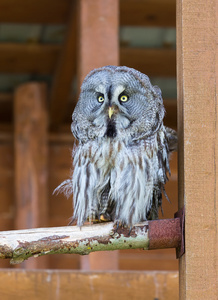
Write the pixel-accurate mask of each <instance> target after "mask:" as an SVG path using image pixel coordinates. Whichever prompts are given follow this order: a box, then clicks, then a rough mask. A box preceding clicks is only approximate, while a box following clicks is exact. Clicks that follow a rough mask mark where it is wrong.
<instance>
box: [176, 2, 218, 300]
mask: <svg viewBox="0 0 218 300" xmlns="http://www.w3.org/2000/svg"><path fill="white" fill-rule="evenodd" d="M217 13H218V1H217V0H212V1H209V0H207V1H205V0H198V1H196V0H192V1H190V0H183V1H180V0H178V1H177V51H178V52H177V58H178V97H179V103H178V108H179V110H178V118H179V122H178V131H179V141H180V145H179V200H180V202H179V205H180V207H182V206H183V205H184V204H185V208H186V221H185V235H186V253H185V255H184V256H183V257H182V258H181V259H180V299H181V300H183V299H190V300H195V299H198V300H199V299H210V300H212V299H213V300H215V299H217V298H218V286H217V274H218V272H217V271H218V262H217V210H216V209H217V203H218V202H217V201H218V185H217V184H218V181H217V170H218V127H217V111H218V107H217V95H216V89H217V79H218V77H217V75H218V73H217V72H218V68H217V45H216V41H217V34H218V31H217V19H218V15H217ZM198 243H200V245H201V246H200V247H197V244H198Z"/></svg>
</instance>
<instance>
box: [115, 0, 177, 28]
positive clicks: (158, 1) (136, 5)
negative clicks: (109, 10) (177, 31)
mask: <svg viewBox="0 0 218 300" xmlns="http://www.w3.org/2000/svg"><path fill="white" fill-rule="evenodd" d="M120 23H121V25H130V26H163V27H166V26H170V27H175V26H176V0H120Z"/></svg>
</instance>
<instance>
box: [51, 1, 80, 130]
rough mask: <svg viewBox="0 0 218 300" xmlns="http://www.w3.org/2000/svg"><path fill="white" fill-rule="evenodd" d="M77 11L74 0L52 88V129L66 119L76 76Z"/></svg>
mask: <svg viewBox="0 0 218 300" xmlns="http://www.w3.org/2000/svg"><path fill="white" fill-rule="evenodd" d="M77 13H78V5H77V1H74V2H72V6H71V9H70V18H69V22H68V30H67V34H66V37H65V42H64V45H63V47H62V51H61V53H60V57H59V60H58V63H57V66H56V71H55V74H54V78H53V84H52V89H51V96H50V98H51V99H50V103H51V104H50V122H51V128H52V129H57V127H58V126H59V125H60V123H61V122H62V121H63V120H64V117H65V113H66V109H67V104H68V102H69V97H70V93H71V88H72V81H73V79H74V77H75V76H76V52H77V41H76V33H77V32H76V31H77Z"/></svg>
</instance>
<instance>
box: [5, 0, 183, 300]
mask: <svg viewBox="0 0 218 300" xmlns="http://www.w3.org/2000/svg"><path fill="white" fill-rule="evenodd" d="M175 26H176V1H175V0H120V1H118V0H105V1H102V0H93V1H85V0H80V1H70V0H43V1H42V0H31V1H30V0H22V1H21V0H16V1H15V0H0V199H1V206H0V230H1V231H3V230H12V229H21V228H32V227H47V226H63V225H66V224H67V223H68V221H69V218H70V217H71V215H72V199H68V200H67V199H66V198H65V196H64V195H53V190H54V189H55V188H56V187H57V186H58V185H59V184H60V183H61V182H62V181H63V180H65V179H67V178H68V177H69V176H70V172H71V163H72V160H71V150H72V147H73V144H74V138H73V136H72V134H71V132H70V122H71V114H72V112H73V109H74V107H75V104H76V101H77V98H78V94H79V86H80V84H81V82H82V80H83V79H84V77H85V75H86V74H87V73H88V72H89V71H90V70H91V69H93V68H96V67H100V66H103V65H108V64H113V65H126V66H128V67H133V68H136V69H138V70H140V71H141V72H143V73H145V74H147V75H148V76H149V77H150V78H151V82H152V83H153V84H157V85H159V87H160V88H161V89H162V91H163V98H164V104H165V108H166V117H165V121H164V123H165V125H167V126H170V127H172V128H174V129H176V127H177V107H176V28H175ZM171 172H172V175H171V178H170V181H169V183H167V186H166V191H167V194H168V196H169V198H170V200H171V204H170V203H168V202H167V200H166V199H164V202H163V210H164V215H163V216H162V215H161V214H160V218H173V216H174V213H175V212H176V211H177V210H178V195H177V154H176V153H175V154H173V155H172V160H171ZM0 267H1V268H25V269H47V268H49V269H70V270H131V271H139V270H140V271H152V270H161V271H177V270H178V261H177V260H176V258H175V250H174V249H166V250H154V251H149V252H148V251H139V250H132V251H131V250H128V251H115V252H111V253H97V254H96V253H94V254H92V255H90V256H88V257H82V258H81V257H79V256H77V255H51V256H48V257H42V258H31V259H29V260H28V261H26V262H24V263H22V264H21V265H18V266H16V267H15V266H11V265H10V264H9V262H8V261H3V260H2V261H0ZM170 274H171V273H169V277H170V276H171V275H170ZM175 274H177V273H175ZM63 276H64V275H63ZM175 276H176V278H177V275H175ZM169 286H170V285H169ZM173 286H174V290H177V289H178V281H177V280H174V279H173ZM149 299H150V298H149ZM164 299H176V298H175V297H174V298H169V297H168V298H164Z"/></svg>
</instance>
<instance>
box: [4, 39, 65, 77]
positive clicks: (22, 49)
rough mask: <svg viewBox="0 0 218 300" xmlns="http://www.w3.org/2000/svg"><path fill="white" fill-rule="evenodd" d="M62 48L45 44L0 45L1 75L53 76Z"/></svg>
mask: <svg viewBox="0 0 218 300" xmlns="http://www.w3.org/2000/svg"><path fill="white" fill-rule="evenodd" d="M60 49H61V46H59V45H43V44H15V43H5V44H4V43H1V44H0V72H1V73H32V74H52V73H53V72H54V70H55V65H56V61H57V57H58V54H59V52H60Z"/></svg>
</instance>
